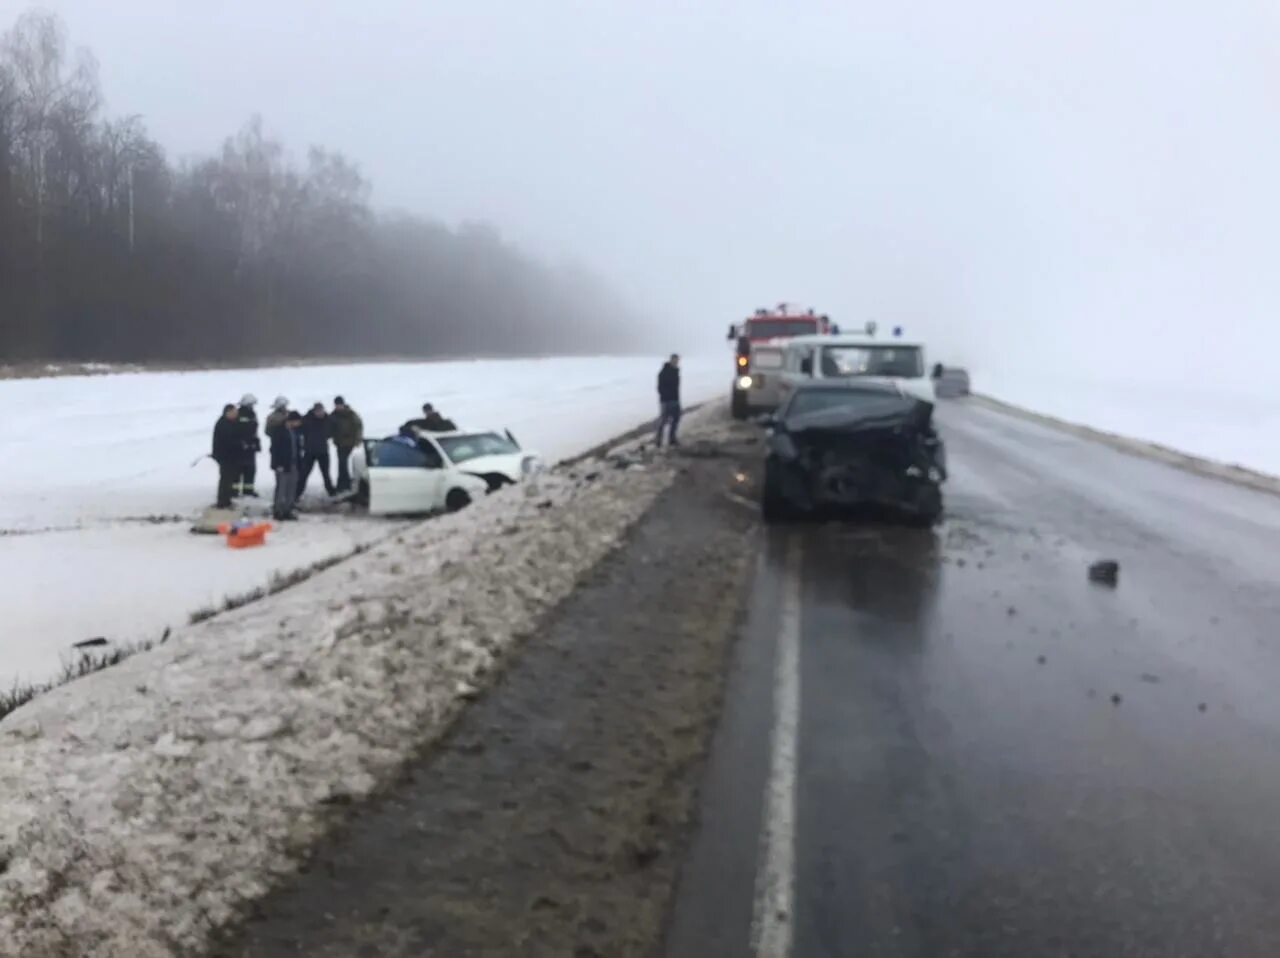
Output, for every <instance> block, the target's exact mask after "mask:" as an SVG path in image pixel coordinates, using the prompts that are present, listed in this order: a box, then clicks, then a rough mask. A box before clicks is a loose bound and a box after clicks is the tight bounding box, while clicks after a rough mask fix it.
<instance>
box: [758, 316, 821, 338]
mask: <svg viewBox="0 0 1280 958" xmlns="http://www.w3.org/2000/svg"><path fill="white" fill-rule="evenodd" d="M746 329H747V336H749V337H750V338H751V339H773V338H775V337H777V336H807V335H809V334H810V333H816V332H817V331H818V321H817V320H816V319H749V320H747V323H746Z"/></svg>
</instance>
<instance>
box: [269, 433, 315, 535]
mask: <svg viewBox="0 0 1280 958" xmlns="http://www.w3.org/2000/svg"><path fill="white" fill-rule="evenodd" d="M306 452H307V447H306V440H305V439H304V438H303V435H302V415H301V414H300V413H298V412H297V411H296V410H290V411H289V412H288V413H287V414H286V416H285V419H284V425H283V426H282V427H281V428H279V429H276V430H274V431H273V432H272V433H271V471H272V472H274V473H275V474H276V492H275V498H274V500H273V501H272V504H271V514H272V515H273V516H275V518H276V520H277V521H283V520H287V519H296V518H298V514H297V513H296V512H294V511H293V507H294V504H295V503H296V502H297V499H298V470H299V469H300V468H301V466H302V463H303V461H304V460H305V459H306Z"/></svg>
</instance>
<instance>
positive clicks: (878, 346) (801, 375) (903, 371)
mask: <svg viewBox="0 0 1280 958" xmlns="http://www.w3.org/2000/svg"><path fill="white" fill-rule="evenodd" d="M782 350H783V360H782V369H781V371H780V373H779V378H780V382H779V384H778V385H779V391H780V393H781V399H782V400H785V399H786V398H787V397H788V396H790V395H791V393H792V392H793V391H794V390H796V389H798V388H800V387H801V386H804V385H807V384H809V383H814V382H835V383H841V382H843V383H852V382H868V381H870V382H875V381H881V382H891V383H895V384H897V385H898V386H900V387H901V388H902V389H903V390H904V391H905V392H907V393H910V394H911V395H914V396H916V397H917V398H919V399H922V400H924V401H925V402H928V403H932V402H933V401H934V399H935V398H936V397H935V394H934V389H933V380H932V379H930V377H929V376H928V375H927V374H926V369H927V367H926V366H925V361H924V346H923V345H922V344H921V343H912V342H906V341H903V340H901V339H897V338H895V339H875V338H874V337H872V336H870V335H866V334H863V335H851V334H847V333H845V334H841V335H838V336H797V337H796V338H795V339H790V340H788V341H787V342H786V343H784V344H782Z"/></svg>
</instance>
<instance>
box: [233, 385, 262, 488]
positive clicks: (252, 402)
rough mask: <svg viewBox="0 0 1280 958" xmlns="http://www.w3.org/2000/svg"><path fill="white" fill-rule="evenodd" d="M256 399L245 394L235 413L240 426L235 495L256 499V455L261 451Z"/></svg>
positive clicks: (251, 395)
mask: <svg viewBox="0 0 1280 958" xmlns="http://www.w3.org/2000/svg"><path fill="white" fill-rule="evenodd" d="M257 404H258V397H257V396H255V395H254V394H253V393H245V394H244V395H243V396H241V397H240V409H239V410H238V411H237V413H236V415H237V422H238V423H239V425H240V475H239V476H238V477H237V480H236V493H235V494H236V495H238V496H251V497H253V498H254V499H256V498H258V491H257V490H256V489H255V488H254V480H255V479H256V478H257V473H258V453H259V452H261V451H262V440H261V439H259V438H258V414H257V412H256V411H254V406H256V405H257Z"/></svg>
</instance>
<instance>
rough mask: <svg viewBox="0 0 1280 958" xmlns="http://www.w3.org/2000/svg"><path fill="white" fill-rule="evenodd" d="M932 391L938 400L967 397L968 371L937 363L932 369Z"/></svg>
mask: <svg viewBox="0 0 1280 958" xmlns="http://www.w3.org/2000/svg"><path fill="white" fill-rule="evenodd" d="M933 390H934V392H935V393H936V394H937V396H938V397H939V398H940V399H954V398H956V397H957V396H967V395H969V371H968V370H967V369H961V368H959V367H958V366H944V365H942V363H938V365H936V366H934V367H933Z"/></svg>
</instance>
